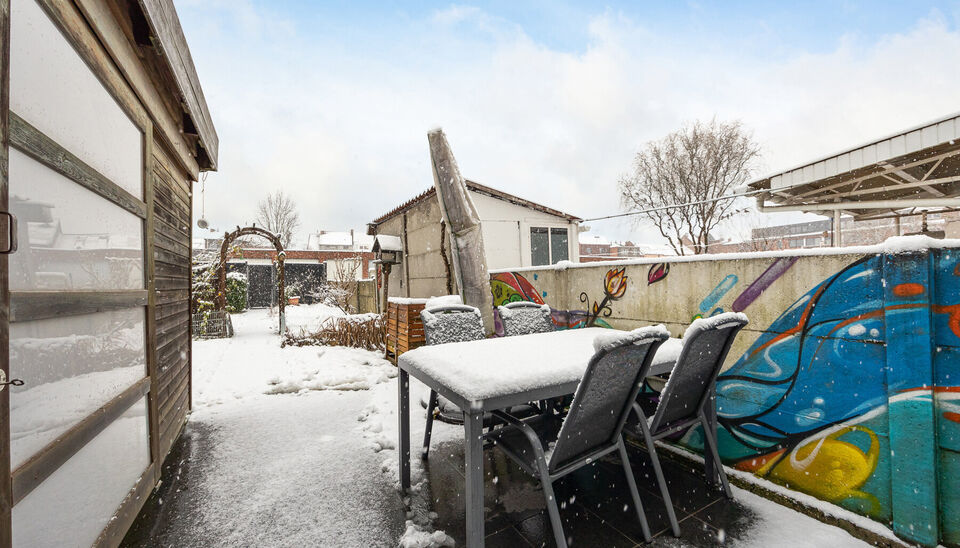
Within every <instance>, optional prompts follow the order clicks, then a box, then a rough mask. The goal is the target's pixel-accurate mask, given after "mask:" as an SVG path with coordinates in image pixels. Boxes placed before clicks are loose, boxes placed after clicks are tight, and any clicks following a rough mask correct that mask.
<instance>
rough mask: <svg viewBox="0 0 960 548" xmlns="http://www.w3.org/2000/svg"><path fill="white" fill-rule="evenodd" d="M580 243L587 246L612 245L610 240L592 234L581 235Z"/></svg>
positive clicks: (582, 233)
mask: <svg viewBox="0 0 960 548" xmlns="http://www.w3.org/2000/svg"><path fill="white" fill-rule="evenodd" d="M579 240H580V243H581V244H585V245H610V240H608V239H606V238H604V237H603V236H600V235H599V234H590V233H589V232H586V233H584V232H581V233H580V238H579Z"/></svg>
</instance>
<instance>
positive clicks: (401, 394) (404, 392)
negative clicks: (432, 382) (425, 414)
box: [397, 369, 410, 491]
mask: <svg viewBox="0 0 960 548" xmlns="http://www.w3.org/2000/svg"><path fill="white" fill-rule="evenodd" d="M397 390H398V394H397V420H398V421H399V422H400V424H399V428H398V429H397V430H398V431H399V432H400V440H399V441H400V443H399V444H398V446H397V454H399V456H400V489H401V490H403V491H406V490H407V489H409V488H410V374H409V373H407V372H406V371H405V370H403V369H400V372H399V374H398V375H397Z"/></svg>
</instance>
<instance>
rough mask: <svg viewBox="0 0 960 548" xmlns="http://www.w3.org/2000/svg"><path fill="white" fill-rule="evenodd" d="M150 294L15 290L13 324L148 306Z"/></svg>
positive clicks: (12, 295)
mask: <svg viewBox="0 0 960 548" xmlns="http://www.w3.org/2000/svg"><path fill="white" fill-rule="evenodd" d="M146 304H147V291H146V290H144V289H133V290H129V291H13V292H11V293H10V321H11V322H27V321H33V320H43V319H46V318H55V317H58V316H79V315H81V314H93V313H94V312H105V311H108V310H123V309H127V308H133V307H136V306H146Z"/></svg>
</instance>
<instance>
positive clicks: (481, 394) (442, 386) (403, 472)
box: [397, 327, 681, 546]
mask: <svg viewBox="0 0 960 548" xmlns="http://www.w3.org/2000/svg"><path fill="white" fill-rule="evenodd" d="M601 333H610V330H609V329H603V328H597V327H593V328H586V329H572V330H566V331H555V332H552V333H539V334H535V335H524V336H520V337H502V338H496V339H486V340H481V341H470V342H462V343H452V344H443V345H436V346H423V347H420V348H417V349H415V350H411V351H409V352H406V353H404V354H402V355H401V356H400V359H399V363H398V365H399V368H400V373H399V379H398V383H397V385H398V387H399V397H398V399H397V405H398V417H399V421H400V425H399V434H400V439H399V447H398V448H399V451H398V453H399V456H400V485H401V487H402V488H403V489H404V490H406V489H408V488H409V487H410V401H409V399H410V397H409V389H410V379H409V375H413V376H414V377H415V378H416V379H418V380H420V381H421V382H423V383H424V384H425V385H427V386H429V387H430V388H432V389H433V390H435V391H436V392H437V393H438V394H440V395H442V396H444V397H446V398H447V399H449V400H450V401H451V402H453V403H454V404H456V405H458V406H459V407H460V409H462V410H463V412H464V421H463V424H464V443H465V449H464V454H465V461H466V463H465V464H466V467H465V473H466V489H465V494H466V527H467V531H466V538H467V545H468V546H483V539H484V533H483V525H484V523H483V459H482V452H483V442H482V439H481V438H482V434H483V413H484V412H485V411H492V410H494V409H503V408H505V407H510V406H514V405H521V404H524V403H527V402H531V401H539V400H545V399H550V398H555V397H558V396H565V395H567V394H572V393H573V392H574V391H575V390H576V388H577V384H578V383H579V382H580V379H581V378H582V377H583V374H584V372H585V371H586V368H587V364H588V363H589V361H590V358H591V357H592V356H593V354H594V348H593V340H594V339H595V338H596V336H597V335H599V334H601ZM680 347H681V342H680V339H669V340H668V341H667V342H665V343H664V344H663V345H662V346H661V347H660V349H659V351H658V352H657V355H656V357H655V358H654V362H653V365H652V367H651V370H650V374H651V375H659V374H663V373H667V372H669V371H670V370H672V369H673V365H674V363H675V362H676V359H677V356H678V355H679V352H680Z"/></svg>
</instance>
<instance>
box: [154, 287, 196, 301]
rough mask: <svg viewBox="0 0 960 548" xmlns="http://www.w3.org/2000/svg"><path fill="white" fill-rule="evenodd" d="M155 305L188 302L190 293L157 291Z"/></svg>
mask: <svg viewBox="0 0 960 548" xmlns="http://www.w3.org/2000/svg"><path fill="white" fill-rule="evenodd" d="M156 293H157V304H171V303H179V302H189V299H190V292H189V291H188V290H186V289H167V290H159V289H158V290H157V292H156Z"/></svg>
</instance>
